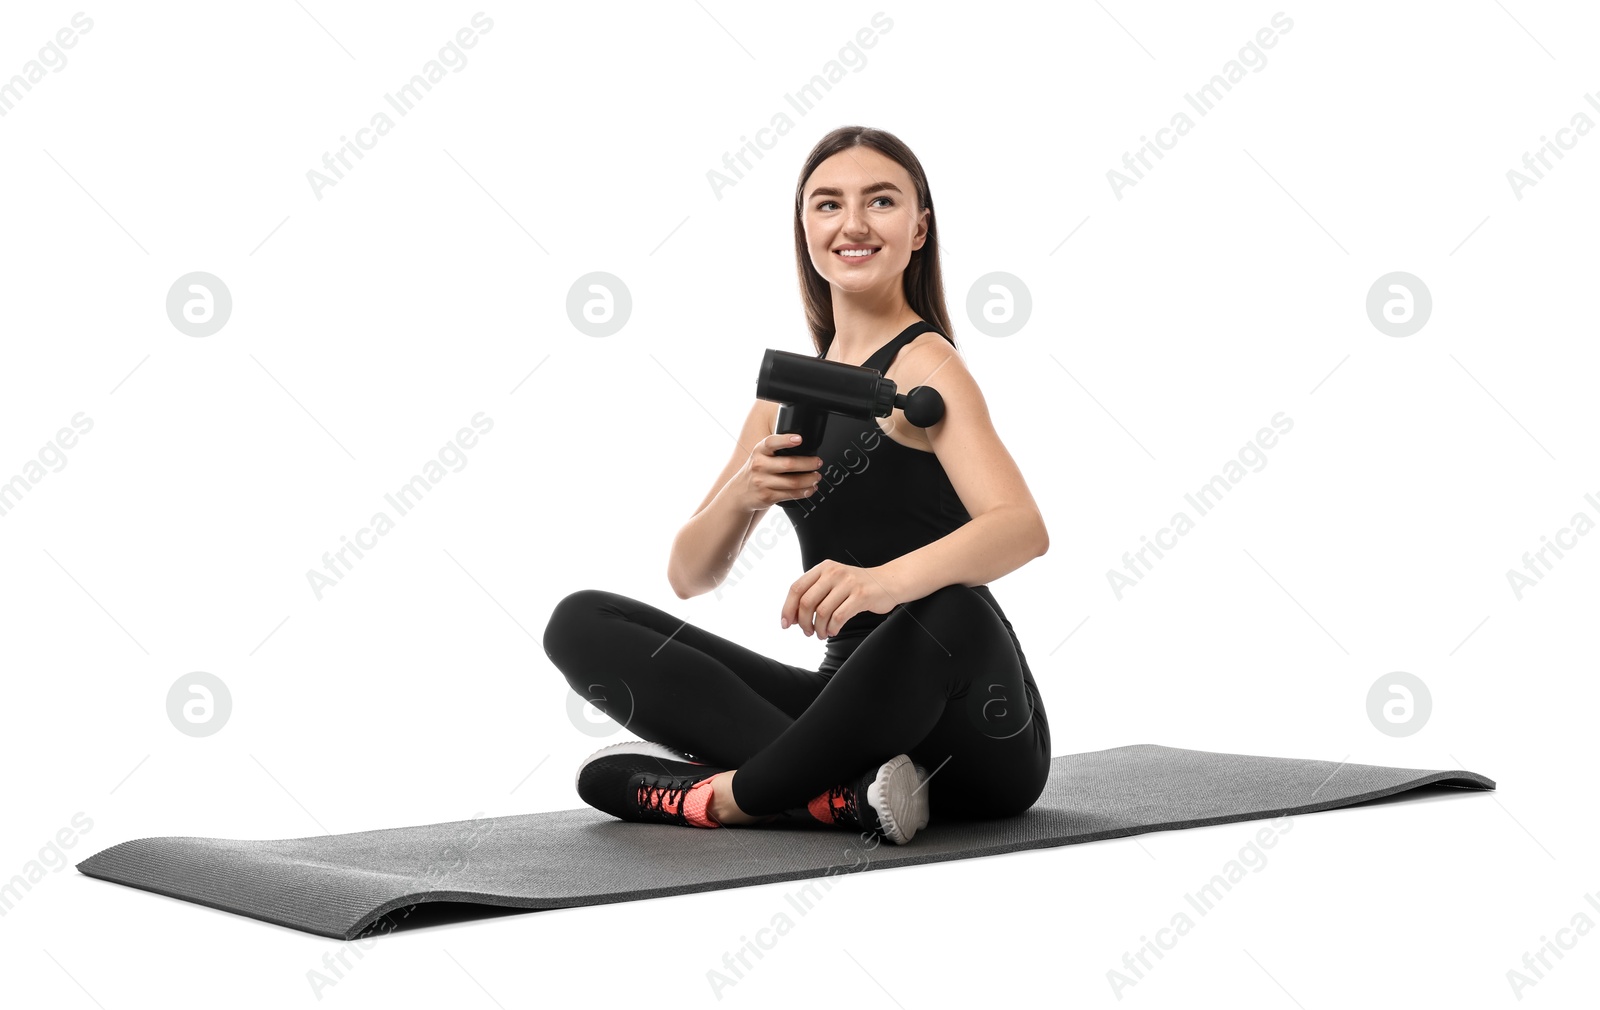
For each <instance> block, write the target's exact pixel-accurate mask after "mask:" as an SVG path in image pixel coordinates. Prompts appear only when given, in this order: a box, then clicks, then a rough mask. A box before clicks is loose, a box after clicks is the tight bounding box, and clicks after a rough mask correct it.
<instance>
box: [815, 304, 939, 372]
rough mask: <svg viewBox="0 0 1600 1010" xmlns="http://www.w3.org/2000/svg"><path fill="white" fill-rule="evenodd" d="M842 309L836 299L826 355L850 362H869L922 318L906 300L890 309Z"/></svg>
mask: <svg viewBox="0 0 1600 1010" xmlns="http://www.w3.org/2000/svg"><path fill="white" fill-rule="evenodd" d="M843 309H844V307H843V306H841V305H839V304H838V303H837V301H836V302H835V303H834V317H833V323H834V331H833V342H832V343H831V344H829V345H828V353H827V355H826V357H827V358H828V360H830V361H842V362H844V363H845V364H849V365H859V364H861V363H862V362H864V361H866V360H867V358H869V357H871V356H872V353H873V352H874V351H876V350H877V349H878V348H880V347H882V346H883V345H884V344H886V343H888V342H889V341H890V340H892V339H893V338H894V336H895V334H897V333H899V332H901V331H902V330H904V329H905V328H906V327H907V326H910V325H911V324H912V323H914V322H916V321H917V320H919V319H920V318H922V317H921V316H919V315H917V313H916V312H915V311H913V310H912V308H911V306H910V305H908V304H906V302H905V301H904V299H901V301H900V303H899V304H898V305H897V306H893V307H891V308H890V309H889V310H888V311H875V310H872V309H868V308H865V307H860V308H856V309H853V310H851V311H844V312H843V313H842V314H841V310H843Z"/></svg>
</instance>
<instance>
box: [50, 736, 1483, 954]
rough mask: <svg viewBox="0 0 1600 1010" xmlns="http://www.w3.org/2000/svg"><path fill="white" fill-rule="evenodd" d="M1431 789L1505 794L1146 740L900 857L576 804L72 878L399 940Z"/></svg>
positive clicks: (1442, 779) (186, 841)
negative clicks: (509, 912)
mask: <svg viewBox="0 0 1600 1010" xmlns="http://www.w3.org/2000/svg"><path fill="white" fill-rule="evenodd" d="M1435 783H1437V784H1439V785H1444V786H1453V787H1456V788H1461V789H1493V788H1494V787H1495V784H1494V782H1493V781H1492V780H1490V779H1487V778H1485V777H1484V776H1482V775H1479V774H1477V773H1476V772H1469V771H1465V770H1462V769H1453V770H1448V771H1435V770H1428V769H1418V768H1384V767H1378V766H1374V765H1361V764H1342V763H1339V762H1335V761H1311V760H1301V759H1297V758H1278V757H1257V756H1252V755H1248V754H1214V753H1211V752H1209V751H1197V750H1182V749H1179V748H1176V747H1161V746H1157V745H1155V744H1137V745H1134V746H1130V747H1115V748H1112V749H1110V750H1102V751H1093V752H1091V753H1087V754H1068V755H1065V756H1063V757H1058V758H1055V759H1053V760H1052V761H1051V763H1050V779H1049V782H1048V783H1047V784H1046V786H1045V791H1044V795H1043V796H1041V797H1040V798H1039V801H1038V802H1037V803H1036V804H1034V806H1033V807H1032V808H1031V809H1029V810H1028V811H1027V812H1026V813H1023V814H1021V815H1019V816H1017V817H1008V818H1005V819H1002V820H992V821H954V820H947V821H943V822H941V821H940V819H939V807H938V802H937V796H935V800H934V803H933V805H932V807H933V810H932V812H933V818H932V821H931V822H930V823H929V825H928V826H927V827H926V828H924V829H923V830H921V831H919V832H918V833H917V835H916V837H915V838H913V839H912V840H911V843H910V844H908V845H892V844H890V843H888V842H881V841H877V840H873V841H872V842H871V843H863V842H862V841H861V840H860V837H859V835H858V834H856V833H854V832H846V831H843V830H840V829H836V828H829V827H824V826H822V825H806V824H803V823H799V822H796V823H793V824H789V823H784V822H772V823H769V824H763V825H758V826H749V827H739V828H718V829H713V830H704V829H698V828H686V827H679V826H676V825H666V824H635V823H629V822H624V821H620V820H617V819H616V818H614V817H611V816H609V815H607V814H603V813H600V812H599V811H597V810H593V809H591V808H589V807H581V808H578V809H575V810H556V811H550V812H546V813H533V814H517V815H513V816H509V817H493V818H490V817H484V818H478V819H476V820H465V821H450V822H447V823H443V824H424V825H419V826H416V827H405V828H381V829H378V830H375V831H356V832H352V833H350V834H343V835H313V836H310V837H306V838H288V839H281V840H273V841H242V840H234V839H228V838H192V837H164V838H140V839H136V840H134V841H128V842H122V843H120V844H118V845H113V846H111V847H110V848H107V849H103V850H101V851H100V852H97V853H95V854H94V855H92V856H90V857H89V858H88V859H85V860H84V861H83V862H81V863H79V864H78V870H79V871H80V872H82V873H85V874H87V875H89V876H91V877H99V878H100V879H102V880H110V881H114V882H116V883H119V884H128V885H130V886H132V887H138V888H143V889H144V890H147V891H154V892H156V893H157V894H164V895H168V896H169V897H174V898H182V899H184V900H185V901H192V902H195V903H197V904H201V905H209V906H210V907H212V908H220V909H224V910H226V911H229V912H238V913H239V914H241V915H247V916H251V917H252V918H256V919H262V920H264V921H266V922H271V923H276V924H278V925H281V926H291V927H293V928H295V929H302V930H305V931H306V932H309V933H315V934H317V935H318V936H329V937H334V938H336V939H342V940H351V939H355V938H357V937H359V936H361V935H362V934H363V931H364V930H366V929H367V927H368V926H369V925H373V924H375V923H376V922H377V920H379V919H380V918H382V917H384V916H389V918H388V919H387V920H386V923H387V924H389V925H390V927H391V928H394V927H397V926H399V925H402V924H403V923H401V922H400V919H401V917H402V913H404V914H405V915H406V916H410V914H411V906H413V905H416V904H420V903H423V902H471V903H475V904H478V905H486V906H510V907H513V908H531V909H544V908H568V907H573V906H578V905H597V904H603V903H606V902H613V901H631V900H634V899H637V898H654V897H659V896H663V895H669V894H686V893H689V892H692V891H709V890H714V889H717V888H723V887H740V886H743V885H746V884H765V883H771V882H774V881H782V880H798V879H802V878H814V877H821V876H827V875H831V874H839V873H854V872H859V871H861V870H881V869H885V868H888V867H891V866H912V865H916V864H918V863H937V862H942V861H944V860H947V859H965V858H968V857H971V856H990V855H995V854H997V853H1002V852H1015V851H1017V850H1019V849H1038V848H1045V847H1048V846H1054V845H1071V844H1074V843H1076V842H1092V841H1097V840H1099V839H1102V838H1117V837H1122V836H1126V835H1137V834H1142V833H1144V832H1147V831H1170V830H1173V829H1177V828H1190V827H1198V826H1200V825H1206V824H1223V823H1227V822H1229V821H1246V820H1258V819H1264V818H1272V817H1277V816H1280V815H1283V814H1291V815H1292V814H1304V813H1311V812H1313V811H1318V810H1328V809H1331V808H1333V807H1344V806H1350V805H1351V804H1354V803H1362V802H1365V801H1367V800H1373V799H1378V798H1380V797H1384V796H1391V795H1394V794H1396V793H1403V792H1407V791H1409V790H1413V789H1417V788H1419V787H1422V786H1428V785H1432V784H1435ZM819 886H820V885H819ZM828 886H831V883H830V884H828ZM487 911H488V910H487V909H486V910H485V912H487ZM390 913H394V914H392V915H391V914H390ZM413 921H415V920H413ZM379 925H382V924H379Z"/></svg>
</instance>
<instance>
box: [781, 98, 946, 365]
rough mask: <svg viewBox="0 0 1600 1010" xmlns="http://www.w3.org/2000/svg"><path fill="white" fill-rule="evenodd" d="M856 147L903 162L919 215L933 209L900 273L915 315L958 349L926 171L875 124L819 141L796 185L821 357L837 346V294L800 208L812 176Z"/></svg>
mask: <svg viewBox="0 0 1600 1010" xmlns="http://www.w3.org/2000/svg"><path fill="white" fill-rule="evenodd" d="M851 147H870V148H872V149H873V150H874V151H877V152H878V153H879V154H881V155H883V156H884V157H886V158H888V159H890V160H891V161H894V162H896V163H897V164H899V165H900V167H901V168H904V169H905V170H906V172H907V173H908V174H910V176H911V182H912V184H913V185H914V186H915V187H916V190H917V211H918V213H921V212H922V210H923V209H927V210H929V211H931V213H930V214H929V215H928V235H927V239H926V240H925V241H924V242H923V244H922V248H921V249H917V250H915V251H913V252H912V253H911V261H910V262H909V263H907V264H906V269H905V273H904V274H902V275H901V277H902V285H903V287H904V289H905V296H906V302H907V304H909V305H910V306H911V309H912V311H914V312H916V314H917V315H919V316H921V317H922V318H923V319H926V320H927V321H928V322H930V323H932V324H933V325H934V326H935V327H936V328H938V330H939V332H940V333H942V334H944V335H945V336H946V337H948V338H950V342H951V344H952V345H953V344H954V343H955V334H953V333H951V332H950V314H949V313H948V312H947V311H945V307H944V279H943V276H942V275H941V274H940V272H939V214H938V212H937V211H934V210H933V194H932V193H930V192H929V191H928V176H927V174H926V173H924V172H923V171H922V163H921V162H920V161H918V160H917V156H916V155H915V154H912V153H911V148H909V147H907V146H906V145H905V144H904V143H902V142H901V140H900V138H899V137H896V136H895V135H894V134H892V133H888V132H886V131H884V130H875V129H873V128H872V127H870V126H841V127H839V128H838V129H836V130H834V131H833V132H831V133H829V134H828V135H827V136H825V137H823V138H822V139H821V140H819V141H817V146H816V147H814V148H812V149H811V153H810V154H809V155H807V156H806V163H805V165H804V166H803V167H802V168H801V169H800V179H799V181H797V182H796V183H795V187H794V255H795V267H796V268H797V269H798V271H799V273H800V297H801V298H802V299H803V300H804V302H805V308H806V325H807V326H809V327H810V328H811V340H812V342H813V343H814V344H816V346H817V353H818V354H824V355H825V354H827V353H828V347H829V346H830V345H831V344H832V343H833V336H834V332H835V329H834V325H833V295H832V292H831V291H830V290H829V287H828V282H827V280H825V279H824V278H823V276H822V275H821V274H820V273H818V272H817V268H816V267H815V266H814V265H813V264H812V262H811V255H810V252H809V250H808V249H807V248H806V231H805V224H804V222H803V221H802V214H801V209H802V207H803V205H804V203H805V185H806V180H807V179H809V178H811V173H812V172H815V171H816V170H817V166H818V165H820V164H822V163H823V162H824V161H826V160H827V159H828V158H831V157H833V156H834V155H835V154H838V153H839V152H840V151H843V150H846V149H847V148H851Z"/></svg>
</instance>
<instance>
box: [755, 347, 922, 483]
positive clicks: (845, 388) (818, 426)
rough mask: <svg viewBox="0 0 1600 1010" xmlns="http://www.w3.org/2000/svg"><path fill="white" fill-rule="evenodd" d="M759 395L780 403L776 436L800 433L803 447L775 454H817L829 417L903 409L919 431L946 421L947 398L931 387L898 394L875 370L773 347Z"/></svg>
mask: <svg viewBox="0 0 1600 1010" xmlns="http://www.w3.org/2000/svg"><path fill="white" fill-rule="evenodd" d="M756 396H757V398H759V399H762V400H771V401H773V402H775V403H777V404H779V407H778V420H777V423H776V424H775V425H774V426H773V431H772V433H773V434H774V435H777V434H798V435H799V436H800V444H798V445H795V446H791V447H789V448H785V449H774V450H773V451H772V452H773V455H775V456H815V455H816V454H817V448H818V446H820V445H821V444H822V435H823V432H824V431H826V430H827V426H828V415H829V414H843V415H845V416H846V417H858V418H861V419H863V420H871V419H872V418H875V417H888V416H889V415H890V414H891V413H893V412H894V408H896V407H899V408H900V409H901V410H903V411H905V412H906V420H907V421H910V422H911V423H912V424H914V425H916V426H917V427H919V428H926V427H927V426H928V425H930V424H936V423H938V421H939V419H940V418H942V417H944V397H942V396H940V395H939V391H938V390H937V389H934V388H933V387H932V386H913V387H912V388H911V391H910V392H907V393H897V392H895V386H894V380H892V379H886V378H884V377H883V373H882V372H880V371H878V370H877V369H876V368H865V367H863V366H861V365H847V364H845V363H844V362H842V361H828V360H826V359H823V358H814V357H811V356H809V355H805V354H796V353H795V352H793V351H780V350H777V349H776V348H768V349H767V353H766V355H765V356H763V357H762V359H761V372H760V374H759V375H757V377H756Z"/></svg>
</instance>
